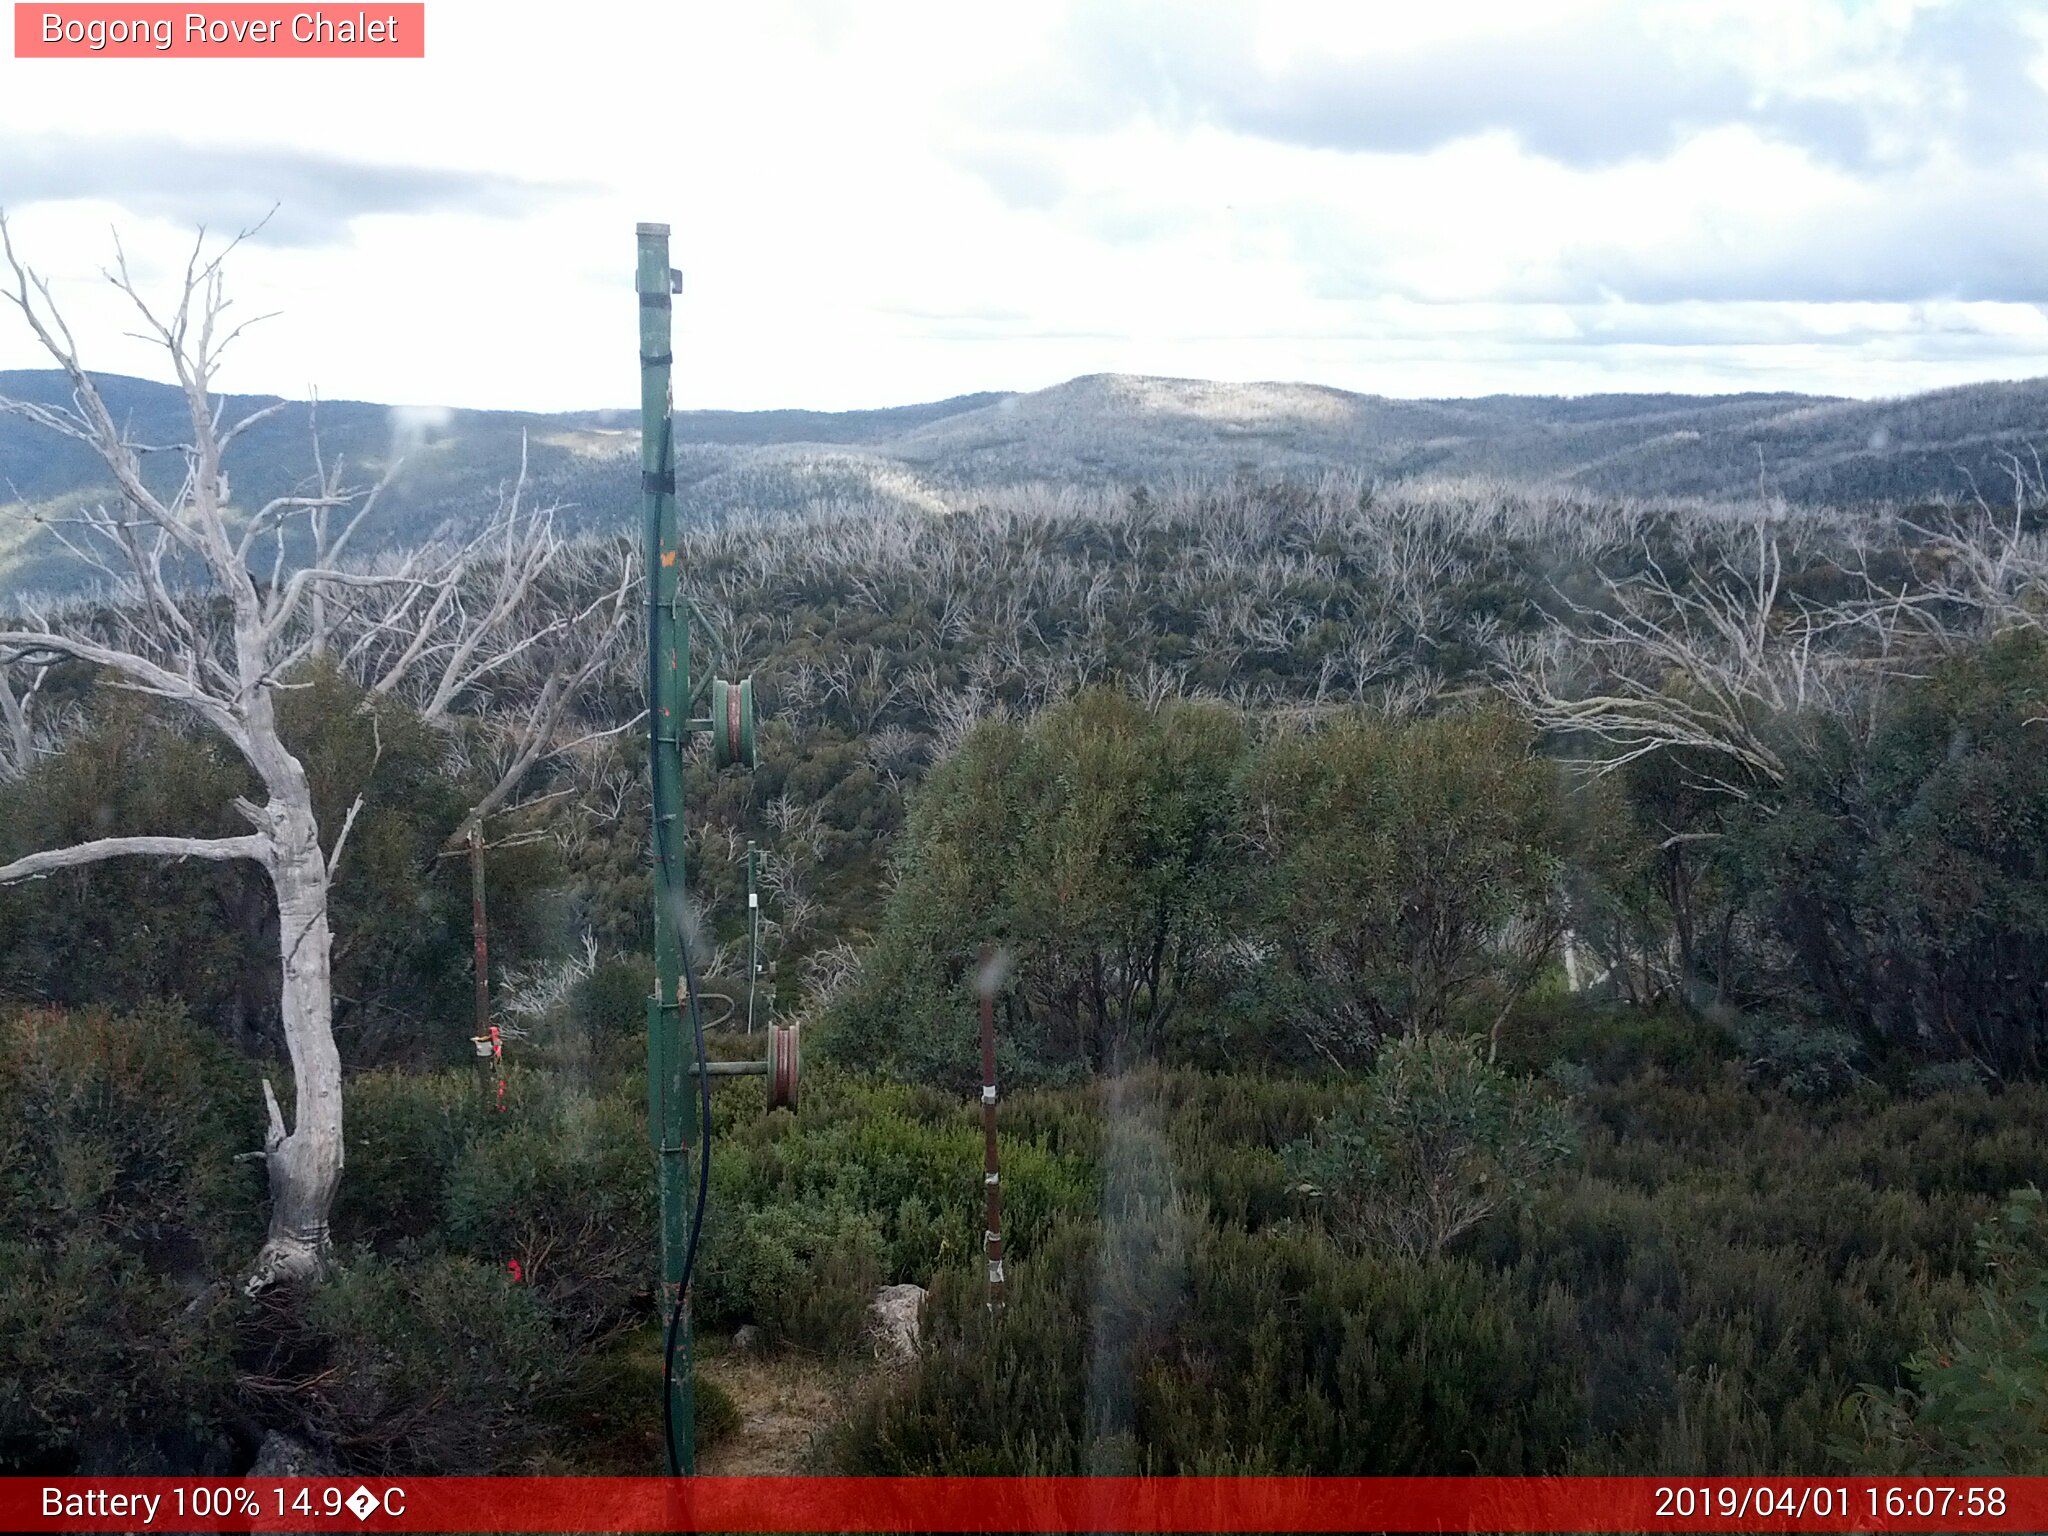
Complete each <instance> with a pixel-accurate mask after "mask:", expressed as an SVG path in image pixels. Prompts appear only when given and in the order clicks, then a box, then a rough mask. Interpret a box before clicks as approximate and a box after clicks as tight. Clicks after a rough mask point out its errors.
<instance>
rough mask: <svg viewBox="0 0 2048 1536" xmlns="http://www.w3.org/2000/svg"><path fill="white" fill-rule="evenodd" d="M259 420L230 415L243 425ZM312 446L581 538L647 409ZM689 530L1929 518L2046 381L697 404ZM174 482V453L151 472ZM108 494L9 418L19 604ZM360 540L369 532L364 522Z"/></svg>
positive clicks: (178, 426) (1993, 460)
mask: <svg viewBox="0 0 2048 1536" xmlns="http://www.w3.org/2000/svg"><path fill="white" fill-rule="evenodd" d="M98 382H99V386H100V388H101V391H102V393H103V394H104V396H105V397H106V399H107V402H108V404H109V406H110V407H111V408H112V409H113V410H114V412H115V414H116V415H117V417H119V418H120V419H122V420H124V421H126V422H129V423H130V424H131V430H132V431H133V433H134V435H135V436H136V437H137V438H138V439H139V440H142V441H150V442H170V441H175V440H177V439H178V438H179V437H180V436H182V435H183V431H182V427H183V418H184V407H183V403H182V401H181V400H180V398H179V396H178V395H177V393H176V392H175V391H174V390H172V389H170V388H169V387H167V386H165V385H161V384H154V383H149V382H146V381H144V380H140V379H131V378H125V377H120V376H117V375H103V376H99V377H98ZM0 395H4V396H10V397H13V398H16V399H25V400H34V401H40V402H44V403H60V402H63V401H66V400H68V398H69V392H68V389H67V387H66V385H65V383H64V380H63V377H62V376H61V375H60V374H57V373H54V372H47V371H38V372H4V371H0ZM265 403H268V402H267V400H265V399H257V398H239V397H238V398H230V399H228V400H227V402H226V409H227V411H228V413H229V415H230V416H231V417H232V416H234V415H236V414H238V413H241V412H244V411H247V410H250V409H253V408H255V407H256V406H258V405H262V404H265ZM318 420H319V427H320V437H321V443H322V447H323V450H324V451H325V453H326V454H327V456H328V458H329V460H330V461H331V460H332V459H333V457H334V456H335V455H337V454H339V455H342V456H344V457H345V459H346V460H347V462H348V463H349V464H350V465H352V466H356V468H357V471H358V473H357V475H356V476H355V478H360V479H363V480H368V479H372V478H374V477H375V476H376V475H377V474H378V473H380V472H381V469H382V467H383V465H384V464H385V463H386V462H388V461H389V459H390V458H391V457H392V456H393V455H394V454H400V455H403V457H404V460H405V463H404V466H403V468H402V470H401V472H400V475H399V477H398V479H397V481H396V482H395V484H394V491H393V493H392V495H391V496H390V498H389V500H388V501H387V503H386V505H385V507H384V509H383V510H382V511H381V512H380V514H379V516H378V519H377V521H378V523H379V525H380V526H379V528H378V529H377V530H376V533H375V536H374V541H373V547H374V545H393V544H396V545H403V544H408V543H412V542H415V541H417V540H419V539H421V538H422V537H425V536H426V535H427V534H428V533H430V532H431V531H432V530H434V529H435V528H437V527H442V526H460V525H463V524H467V523H470V522H473V521H474V520H476V519H477V518H479V517H481V516H482V515H484V514H485V513H486V512H488V511H489V509H490V507H491V506H492V505H493V504H494V498H495V494H496V492H497V489H498V487H499V486H501V485H502V484H504V483H506V482H508V481H509V480H510V479H511V478H512V476H513V475H514V474H515V473H516V471H517V469H518V464H519V453H520V439H521V434H522V433H523V434H525V437H526V442H527V452H528V478H529V484H530V487H531V492H532V494H534V495H536V496H538V497H541V498H544V499H546V500H549V501H557V502H563V503H567V504H569V510H567V511H566V512H565V513H564V517H565V519H566V522H567V525H568V526H570V527H572V528H588V529H602V528H612V527H620V526H626V525H630V523H631V521H632V519H633V518H634V517H635V516H636V514H637V510H638V505H639V495H638V474H637V455H638V443H639V433H638V425H639V422H638V413H637V412H633V411H588V412H578V413H571V414H566V415H537V414H527V413H522V412H515V411H460V410H456V411H420V410H415V409H410V408H403V407H398V408H394V407H390V406H383V405H374V404H366V403H362V402H358V401H327V402H323V403H322V404H321V405H320V407H319V415H318ZM676 435H677V460H678V463H677V484H678V495H679V497H680V499H681V502H682V505H683V510H684V513H685V515H686V516H692V517H718V516H724V515H727V514H730V513H732V512H735V511H740V510H761V511H767V512H771V513H772V512H801V511H806V510H815V509H821V508H832V507H842V508H848V509H859V508H861V507H863V506H868V505H873V504H877V503H880V504H887V505H908V506H919V507H927V508H929V509H931V510H933V511H934V512H937V511H943V510H946V509H949V508H956V507H960V506H971V505H972V504H973V503H974V501H975V500H976V498H977V497H978V496H982V495H985V494H987V493H989V492H991V491H993V490H996V489H998V488H1000V487H1003V486H1008V485H1016V484H1019V483H1028V482H1044V483H1049V484H1055V485H1084V486H1097V487H1099V486H1112V487H1135V486H1139V485H1147V486H1152V487H1155V488H1156V487H1159V486H1162V485H1164V484H1166V483H1167V482H1169V481H1177V480H1191V479H1192V480H1202V479H1218V478H1224V479H1227V478H1231V477H1234V476H1239V475H1243V476H1249V477H1252V478H1254V479H1257V480H1271V479H1277V478H1280V477H1282V476H1288V475H1293V476H1303V475H1312V474H1316V473H1319V472H1322V471H1324V470H1329V469H1355V470H1361V471H1364V472H1366V473H1368V474H1371V475H1375V476H1378V477H1381V478H1382V479H1385V480H1390V481H1394V480H1404V479H1417V478H1436V477H1456V476H1482V477H1494V478H1501V479H1509V480H1516V481H1523V482H1540V483H1545V484H1552V485H1561V486H1571V487H1577V488H1579V489H1583V490H1586V491H1590V492H1595V493H1603V494H1615V495H1632V496H1698V497H1706V498H1710V499H1741V498H1748V497H1754V496H1756V495H1758V494H1760V493H1761V494H1767V495H1773V496H1783V497H1785V498H1786V499H1788V500H1790V501H1793V502H1798V503H1821V502H1834V503H1858V502H1873V501H1900V502H1917V501H1926V500H1929V499H1932V498H1934V497H1938V496H1945V495H1959V496H1967V495H1970V494H1971V493H1972V491H1973V489H1980V490H1981V491H1982V493H1983V494H1984V495H1985V497H1986V498H1987V499H1989V500H1992V501H1994V502H1996V501H1998V500H1999V499H2001V498H2002V497H2004V498H2009V497H2010V494H2011V481H2010V478H2009V476H2008V474H2007V471H2006V468H2005V465H2006V463H2007V461H2008V456H2011V455H2017V456H2018V457H2019V458H2020V459H2021V460H2022V461H2023V462H2024V463H2025V464H2026V465H2027V467H2028V470H2029V472H2030V473H2031V472H2032V471H2033V470H2034V468H2035V462H2036V461H2035V458H2034V455H2035V451H2036V450H2037V449H2038V448H2041V447H2043V446H2044V445H2048V379H2033V380H2027V381H2024V382H2021V383H2010V384H2004V383H2001V384H1976V385H1966V386H1964V387H1962V388H1957V389H1946V390H1938V391H1935V392H1933V393H1930V394H1922V395H1913V396H1908V397H1906V398H1903V399H1897V400H1883V401H1861V400H1845V399H1837V398H1830V397H1826V396H1817V395H1795V394H1746V395H1587V396H1579V397H1557V396H1535V395H1490V396H1486V397H1483V398H1479V399H1469V400H1396V399H1388V398H1386V397H1384V396H1379V395H1359V394H1352V393H1350V392H1348V391H1345V390H1340V389H1328V388H1324V387H1322V386H1319V385H1311V384H1218V383H1207V382H1203V381H1200V380H1192V379H1161V378H1145V377H1134V376H1130V375H1124V374H1093V375H1090V376H1088V377H1085V378H1079V379H1073V380H1071V381H1069V382H1068V383H1065V384H1060V385H1055V386H1054V387H1053V388H1050V389H1042V390H1037V391H1033V392H1030V393H1024V394H978V395H961V396H958V397H956V398H954V399H951V400H941V401H935V402H933V403H930V404H926V405H908V406H900V407H896V408H893V409H886V410H869V411H842V412H825V411H688V412H683V413H681V414H680V415H679V416H678V418H677V421H676ZM311 441H312V440H311V435H310V431H309V423H308V413H307V411H306V410H305V409H304V408H294V409H292V410H288V411H284V412H281V413H279V415H278V416H276V417H273V418H271V419H270V420H269V421H266V422H264V423H262V424H261V425H260V426H258V427H257V428H255V429H254V430H252V431H251V432H250V433H249V434H248V435H247V436H246V437H245V438H244V439H243V440H242V441H241V442H239V443H238V444H237V445H236V447H235V449H234V451H233V453H232V454H231V455H230V459H229V468H230V472H231V475H232V485H233V490H234V493H235V499H236V501H237V502H238V503H239V504H242V505H247V506H251V507H253V506H255V505H257V504H260V503H261V502H262V501H264V500H266V499H267V498H268V497H270V496H272V495H276V494H279V493H280V492H283V491H286V490H288V489H290V488H291V487H293V486H294V485H296V484H298V483H300V481H301V480H302V479H303V477H304V476H305V475H306V474H307V473H308V471H309V469H310V466H311V463H312V458H311ZM173 468H174V466H173V465H172V464H171V463H170V462H169V461H168V460H165V461H164V462H163V463H162V464H161V466H160V472H162V473H165V474H169V473H170V472H172V470H173ZM101 494H104V482H103V481H102V480H101V479H100V478H99V477H98V476H97V475H96V474H95V473H94V465H93V463H92V461H91V459H90V456H89V455H88V454H87V453H86V452H85V451H84V450H83V449H82V448H80V447H78V445H76V444H72V443H68V442H66V441H64V440H62V439H61V438H57V437H54V436H52V435H51V434H49V433H47V432H44V431H42V430H41V429H39V428H37V427H34V426H32V425H30V424H29V423H27V422H24V421H21V420H20V419H18V418H15V417H11V416H5V415H0V581H4V582H5V583H6V584H7V586H9V587H11V588H14V589H16V590H22V589H27V588H32V587H62V586H68V585H71V584H72V582H73V581H74V580H75V576H74V574H73V572H72V570H71V569H70V568H69V562H68V560H67V559H66V558H64V557H63V556H62V553H61V551H58V550H56V549H55V547H54V544H53V543H52V541H50V539H49V537H48V535H47V534H46V533H42V532H39V531H38V530H36V529H35V528H34V527H33V525H32V524H31V523H30V522H28V521H27V520H26V514H28V513H30V512H33V511H36V510H61V509H62V508H63V507H65V506H67V505H71V504H75V503H76V502H77V501H78V500H79V499H81V498H88V497H93V496H98V495H101ZM365 532H366V533H367V532H369V530H368V529H367V528H366V529H365Z"/></svg>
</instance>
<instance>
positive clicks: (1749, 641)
mask: <svg viewBox="0 0 2048 1536" xmlns="http://www.w3.org/2000/svg"><path fill="white" fill-rule="evenodd" d="M1748 544H1749V552H1748V554H1747V555H1746V556H1738V555H1736V554H1733V553H1730V554H1727V555H1723V556H1721V557H1719V558H1718V559H1717V560H1715V561H1714V562H1712V563H1711V565H1709V567H1708V568H1707V569H1706V570H1705V571H1704V572H1703V573H1702V574H1701V575H1700V576H1699V577H1697V578H1694V579H1690V580H1684V579H1677V578H1673V577H1672V576H1670V575H1668V574H1667V573H1666V572H1665V570H1664V568H1663V567H1662V566H1661V565H1659V564H1658V563H1657V562H1656V561H1655V560H1652V561H1651V562H1650V563H1649V567H1648V569H1647V570H1645V571H1643V572H1641V573H1639V574H1636V575H1633V576H1629V577H1626V578H1620V579H1617V578H1613V577H1607V578H1604V584H1605V587H1606V595H1607V598H1608V600H1609V606H1606V607H1601V608H1595V607H1591V606H1588V605H1586V604H1582V603H1577V602H1572V601H1569V600H1567V601H1566V604H1565V606H1566V608H1567V609H1568V610H1569V613H1568V615H1567V616H1566V617H1563V618H1560V619H1558V620H1557V621H1556V622H1554V623H1553V625H1552V627H1551V629H1550V631H1549V633H1548V634H1546V635H1545V636H1544V637H1542V638H1541V639H1540V640H1538V641H1536V642H1534V643H1530V644H1517V645H1508V646H1504V647H1503V649H1502V655H1503V658H1504V663H1505V664H1504V665H1503V666H1502V668H1501V672H1500V677H1499V682H1500V687H1501V689H1502V691H1503V692H1504V693H1505V694H1506V695H1507V697H1508V698H1509V699H1510V700H1511V701H1513V702H1514V704H1515V705H1516V706H1517V707H1519V708H1520V709H1521V710H1522V711H1523V712H1524V713H1525V714H1526V715H1527V716H1528V717H1529V718H1530V719H1531V720H1532V721H1533V722H1534V723H1535V724H1536V725H1537V726H1538V727H1539V728H1541V729H1543V730H1547V731H1555V732H1558V733H1560V734H1565V735H1570V736H1573V737H1576V738H1578V739H1580V740H1584V741H1588V742H1591V743H1592V744H1593V745H1592V752H1591V755H1590V756H1589V757H1587V758H1584V759H1581V760H1580V764H1581V766H1583V767H1586V768H1588V769H1590V770H1591V771H1592V772H1593V773H1595V774H1596V775H1599V774H1606V773H1610V772H1612V771H1614V770H1615V769H1618V768H1621V767H1623V766H1625V765H1626V764H1628V763H1631V762H1634V761H1635V760H1636V759H1638V758H1641V757H1644V756H1647V755H1649V754H1650V753H1653V752H1660V751H1665V750H1669V749H1674V748H1676V749H1693V750H1695V751H1697V752H1699V753H1702V754H1705V756H1706V757H1707V758H1709V759H1711V760H1713V761H1717V762H1719V763H1721V764H1722V765H1723V771H1721V772H1713V771H1711V770H1710V771H1709V772H1708V773H1707V774H1706V777H1705V780H1704V783H1705V784H1706V786H1707V787H1710V788H1713V789H1715V790H1718V791H1720V792H1723V793H1726V794H1730V795H1733V796H1735V797H1737V798H1740V799H1751V798H1753V797H1754V794H1755V788H1756V786H1757V785H1759V784H1762V783H1782V782H1783V781H1784V778H1785V772H1786V768H1785V763H1784V760H1783V759H1782V758H1781V757H1780V755H1779V752H1778V749H1777V746H1776V745H1774V743H1773V742H1772V740H1771V739H1770V738H1769V736H1768V735H1767V733H1766V731H1765V729H1764V726H1765V724H1766V722H1767V721H1769V720H1771V719H1775V718H1780V717H1783V716H1785V715H1787V714H1789V713H1791V712H1793V711H1796V710H1799V709H1802V708H1805V707H1806V706H1808V705H1813V704H1821V703H1827V702H1831V701H1832V700H1833V699H1834V698H1835V697H1836V696H1837V692H1838V689H1837V684H1836V682H1835V680H1834V677H1833V675H1832V669H1831V668H1830V667H1829V666H1827V665H1826V664H1825V662H1826V660H1827V658H1826V657H1824V656H1822V655H1820V654H1817V652H1816V649H1815V640H1816V638H1817V637H1820V636H1823V635H1825V634H1827V633H1829V632H1830V631H1831V629H1832V628H1833V620H1832V617H1831V616H1828V615H1817V614H1815V613H1814V612H1813V611H1811V610H1810V609H1807V608H1804V607H1802V606H1800V605H1798V604H1795V603H1792V602H1790V601H1789V600H1788V599H1787V598H1786V597H1785V596H1784V593H1783V563H1782V559H1781V557H1780V555H1779V552H1778V545H1777V541H1776V539H1775V538H1774V536H1773V535H1772V532H1771V530H1770V528H1769V527H1768V526H1766V525H1765V524H1763V523H1761V522H1759V523H1758V524H1757V525H1756V526H1755V528H1754V529H1753V530H1752V531H1751V536H1750V538H1749V540H1748Z"/></svg>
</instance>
